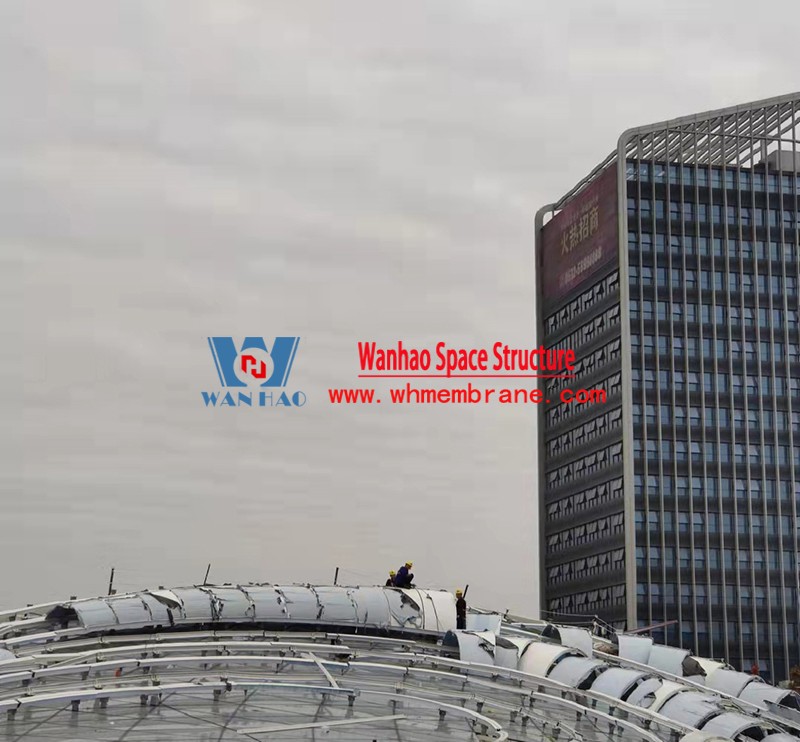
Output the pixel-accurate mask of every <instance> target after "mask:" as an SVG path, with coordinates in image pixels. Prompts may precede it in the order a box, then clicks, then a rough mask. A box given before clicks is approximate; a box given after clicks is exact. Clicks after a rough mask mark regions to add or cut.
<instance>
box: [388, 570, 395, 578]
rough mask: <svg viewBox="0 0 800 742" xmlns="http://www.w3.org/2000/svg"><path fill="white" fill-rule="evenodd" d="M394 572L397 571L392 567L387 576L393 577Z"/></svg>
mask: <svg viewBox="0 0 800 742" xmlns="http://www.w3.org/2000/svg"><path fill="white" fill-rule="evenodd" d="M396 574H397V572H395V571H394V570H393V569H390V570H389V576H390V577H394V576H395V575H396Z"/></svg>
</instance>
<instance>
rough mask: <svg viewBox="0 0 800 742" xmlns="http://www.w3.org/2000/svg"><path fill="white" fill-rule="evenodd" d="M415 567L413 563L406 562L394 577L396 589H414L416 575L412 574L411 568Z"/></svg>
mask: <svg viewBox="0 0 800 742" xmlns="http://www.w3.org/2000/svg"><path fill="white" fill-rule="evenodd" d="M413 566H414V564H413V563H412V562H406V563H405V564H404V565H403V566H402V567H400V569H398V570H397V574H396V575H395V577H394V584H395V586H396V587H413V582H414V575H412V574H411V568H412V567H413Z"/></svg>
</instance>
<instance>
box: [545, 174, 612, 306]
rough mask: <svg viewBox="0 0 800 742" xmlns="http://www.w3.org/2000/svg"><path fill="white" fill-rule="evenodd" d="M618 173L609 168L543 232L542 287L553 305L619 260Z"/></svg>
mask: <svg viewBox="0 0 800 742" xmlns="http://www.w3.org/2000/svg"><path fill="white" fill-rule="evenodd" d="M618 234H619V226H618V224H617V173H616V165H614V164H612V165H609V166H608V168H607V169H606V170H605V171H604V172H603V173H602V174H601V175H600V176H599V177H598V178H597V179H596V180H595V181H593V182H592V183H591V184H590V185H589V186H588V187H587V188H585V189H584V190H583V191H582V192H581V193H579V194H578V195H577V196H575V198H573V199H572V200H571V201H568V202H567V204H566V205H565V206H564V208H563V209H562V210H561V211H560V212H559V213H558V214H556V216H555V217H554V218H553V219H552V220H551V221H550V222H548V223H547V224H546V225H545V226H544V228H543V229H542V243H541V244H542V253H541V256H540V260H541V263H540V274H541V278H540V280H541V282H542V283H541V285H542V288H543V292H544V303H545V306H550V305H552V304H555V303H556V302H557V301H558V300H559V299H561V298H563V297H564V296H565V295H566V294H567V293H569V292H570V291H571V290H572V289H573V288H575V287H576V286H577V285H578V284H581V283H583V282H584V281H586V280H587V279H589V278H592V277H593V276H595V275H596V274H597V273H599V272H600V271H601V270H602V269H603V268H605V267H607V266H608V265H609V264H610V263H612V262H613V261H615V260H616V259H617V256H618V252H617V250H618Z"/></svg>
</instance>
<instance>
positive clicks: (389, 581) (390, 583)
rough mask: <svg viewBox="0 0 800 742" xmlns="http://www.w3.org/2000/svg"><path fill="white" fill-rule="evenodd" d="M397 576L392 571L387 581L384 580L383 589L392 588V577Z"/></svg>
mask: <svg viewBox="0 0 800 742" xmlns="http://www.w3.org/2000/svg"><path fill="white" fill-rule="evenodd" d="M396 574H397V572H395V571H394V570H392V571H391V572H389V579H388V580H386V585H385V586H384V587H394V577H395V575H396Z"/></svg>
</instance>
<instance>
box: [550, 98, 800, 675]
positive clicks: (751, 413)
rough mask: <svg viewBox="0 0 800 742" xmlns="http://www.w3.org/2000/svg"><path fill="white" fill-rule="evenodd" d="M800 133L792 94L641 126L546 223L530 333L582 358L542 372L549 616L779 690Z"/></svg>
mask: <svg viewBox="0 0 800 742" xmlns="http://www.w3.org/2000/svg"><path fill="white" fill-rule="evenodd" d="M799 140H800V93H794V94H791V95H786V96H782V97H779V98H773V99H769V100H762V101H758V102H755V103H751V104H746V105H741V106H736V107H733V108H726V109H723V110H718V111H710V112H707V113H702V114H697V115H692V116H687V117H684V118H678V119H675V120H672V121H666V122H662V123H658V124H654V125H652V126H643V127H641V128H636V129H631V130H629V131H627V132H625V133H624V134H623V135H622V137H621V138H620V139H619V142H618V145H617V148H616V150H615V151H614V152H613V153H612V154H611V155H610V156H609V157H608V158H606V160H605V161H603V162H602V163H601V164H600V165H598V166H597V167H596V168H595V169H594V170H593V171H592V172H591V173H589V175H588V176H587V177H585V178H584V179H583V180H582V181H581V182H580V183H578V184H577V185H576V186H575V187H574V188H573V189H572V190H571V191H570V192H569V193H567V194H566V195H565V196H564V197H563V198H562V199H561V200H560V201H558V202H557V203H554V204H551V205H549V206H546V207H544V208H542V209H540V210H539V212H538V214H537V217H536V255H537V274H538V286H537V292H538V297H537V311H538V333H539V342H540V344H542V345H544V346H545V347H547V348H569V349H573V350H574V351H575V353H576V356H577V359H578V362H577V364H576V367H575V373H574V376H573V377H572V378H552V379H547V380H543V381H542V388H543V389H544V391H545V397H546V399H548V400H550V403H549V404H542V405H540V419H539V449H540V471H541V477H540V490H539V494H540V503H541V524H542V533H541V539H542V564H541V570H542V574H541V577H542V585H543V595H542V609H543V610H546V611H549V612H550V615H558V616H561V617H562V619H563V618H564V617H568V616H573V617H577V616H591V615H597V616H599V617H600V618H602V619H604V620H606V621H608V622H610V623H612V624H614V625H616V626H618V627H624V628H627V629H628V630H633V629H637V628H644V627H655V628H651V629H650V630H651V632H652V633H653V635H654V637H655V638H656V639H658V640H665V641H667V642H668V643H670V644H673V645H675V646H683V647H685V648H687V649H691V650H693V651H694V652H696V653H699V654H703V655H708V656H714V657H720V658H725V659H726V660H727V661H729V662H730V663H732V664H733V665H734V666H736V667H737V669H744V670H750V669H751V667H752V665H753V663H754V662H757V663H758V664H759V668H760V670H761V672H762V673H763V674H764V677H766V678H771V679H773V680H775V681H780V680H783V679H784V678H786V677H787V676H788V671H789V668H790V667H791V666H792V665H795V664H798V663H800V612H799V611H798V599H799V597H800V583H799V582H798V579H799V578H798V526H800V521H799V520H798V510H800V292H799V290H798V284H800V261H799V260H798V258H799V257H800V255H799V253H800V244H799V243H798V195H799V194H800V174H799V173H800V141H799ZM565 390H567V391H569V392H575V391H577V390H588V391H590V392H595V393H594V394H584V395H583V396H582V397H581V398H582V399H584V400H585V401H583V402H582V403H580V402H574V401H572V402H570V403H567V402H564V401H562V394H563V392H564V391H565ZM569 396H570V394H567V395H564V397H565V398H568V397H569ZM571 396H573V397H574V396H575V395H574V394H573V395H571ZM603 397H605V401H604V402H603V401H601V400H602V398H603ZM659 625H660V626H659Z"/></svg>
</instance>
